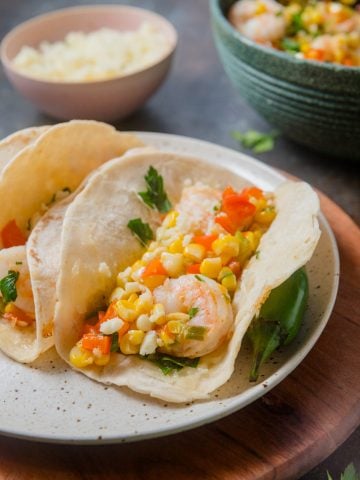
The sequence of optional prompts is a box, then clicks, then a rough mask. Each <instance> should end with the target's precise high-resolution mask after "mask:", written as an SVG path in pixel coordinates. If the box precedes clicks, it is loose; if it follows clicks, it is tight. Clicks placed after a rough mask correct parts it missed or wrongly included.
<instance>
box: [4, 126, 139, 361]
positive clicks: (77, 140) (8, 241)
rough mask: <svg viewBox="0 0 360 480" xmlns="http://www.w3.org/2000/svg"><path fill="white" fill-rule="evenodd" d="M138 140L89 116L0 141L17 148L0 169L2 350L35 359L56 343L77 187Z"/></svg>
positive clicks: (20, 357) (135, 145) (19, 357)
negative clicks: (67, 224)
mask: <svg viewBox="0 0 360 480" xmlns="http://www.w3.org/2000/svg"><path fill="white" fill-rule="evenodd" d="M24 132H25V133H24ZM11 139H13V140H14V142H15V143H14V146H13V148H12V147H11V145H12V142H11ZM22 144H24V145H25V146H24V148H22V149H20V146H21V145H22ZM141 145H142V142H141V141H140V140H139V139H137V138H136V137H135V136H133V135H131V134H125V133H119V132H117V131H116V130H115V129H114V128H113V127H110V126H108V125H105V124H102V123H98V122H92V121H72V122H68V123H63V124H59V125H56V126H54V127H40V128H38V129H34V130H29V131H23V132H20V133H19V134H18V135H16V134H15V135H13V136H11V137H8V139H7V140H5V141H4V142H3V143H2V144H0V154H1V153H2V151H3V152H5V151H7V152H11V151H12V152H15V153H16V155H15V156H14V157H13V158H11V159H9V155H8V159H7V161H6V162H4V167H3V169H2V171H0V198H1V199H2V208H1V210H0V248H1V247H3V248H2V249H1V250H0V317H1V318H0V349H1V350H2V351H3V352H4V353H6V354H7V355H9V356H10V357H12V358H14V359H15V360H18V361H21V362H31V361H33V360H35V359H36V358H37V356H38V355H39V354H40V353H41V352H43V351H45V350H47V349H48V348H50V347H51V346H52V345H53V338H52V324H53V313H54V305H55V283H56V276H57V274H58V269H59V261H58V260H59V252H60V241H61V230H62V221H63V217H64V214H65V212H66V209H67V207H68V205H69V204H70V203H71V201H72V199H73V198H74V197H75V196H76V193H77V190H76V189H80V190H81V187H79V185H80V184H81V182H82V181H84V179H85V177H86V176H87V175H88V174H89V173H90V172H91V171H92V170H94V169H96V167H98V166H99V165H101V164H102V163H104V162H106V161H108V160H110V159H111V158H113V157H116V156H118V155H121V154H123V153H124V152H125V151H127V150H128V149H129V148H132V147H137V146H141ZM2 146H3V149H2ZM5 157H6V155H5V153H4V156H3V158H5ZM78 191H79V190H78Z"/></svg>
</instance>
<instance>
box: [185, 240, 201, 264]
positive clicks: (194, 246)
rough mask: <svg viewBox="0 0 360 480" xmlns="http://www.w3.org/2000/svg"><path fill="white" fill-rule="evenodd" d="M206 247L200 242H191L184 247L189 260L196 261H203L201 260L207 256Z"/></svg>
mask: <svg viewBox="0 0 360 480" xmlns="http://www.w3.org/2000/svg"><path fill="white" fill-rule="evenodd" d="M205 253H206V250H205V247H204V246H203V245H199V244H198V243H189V244H188V245H186V247H185V248H184V256H185V257H186V258H188V259H189V260H193V261H194V262H201V260H202V259H203V258H204V257H205Z"/></svg>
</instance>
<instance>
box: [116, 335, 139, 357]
mask: <svg viewBox="0 0 360 480" xmlns="http://www.w3.org/2000/svg"><path fill="white" fill-rule="evenodd" d="M119 346H120V350H121V353H123V354H124V355H134V354H136V353H139V350H140V346H139V345H134V344H133V343H132V342H131V341H130V336H129V333H125V335H123V336H122V337H121V338H120V341H119Z"/></svg>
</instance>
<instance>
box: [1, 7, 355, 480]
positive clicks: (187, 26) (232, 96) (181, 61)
mask: <svg viewBox="0 0 360 480" xmlns="http://www.w3.org/2000/svg"><path fill="white" fill-rule="evenodd" d="M92 3H111V2H110V1H101V0H96V1H91V0H87V1H84V0H77V1H76V2H75V1H74V0H52V1H51V0H0V38H2V37H3V35H4V34H5V33H6V32H8V31H9V30H10V29H11V28H12V27H14V26H15V25H17V24H18V23H20V22H22V21H24V20H26V19H28V18H30V17H32V16H34V15H38V14H40V13H45V12H48V11H50V10H55V9H58V8H61V7H66V6H73V5H74V4H77V5H85V4H92ZM113 3H115V2H114V0H113ZM121 3H123V4H131V5H136V6H140V7H145V8H148V9H151V10H154V11H157V12H159V13H160V14H162V15H164V16H165V17H167V18H168V19H169V20H170V21H171V22H172V23H173V24H174V25H175V27H176V28H177V30H178V33H179V46H178V50H177V53H176V58H175V62H174V66H173V69H172V72H171V74H170V77H169V78H168V80H167V82H166V84H165V85H164V86H163V87H162V88H161V89H160V90H159V92H158V93H157V94H156V95H155V96H154V97H153V98H152V99H151V100H150V101H149V102H148V103H147V105H146V106H144V107H143V108H142V109H141V110H140V111H139V112H137V113H136V114H134V115H133V116H132V117H131V118H129V119H127V120H126V121H123V122H120V123H117V124H116V126H117V127H118V128H119V129H126V130H144V131H155V132H165V133H175V134H180V135H187V136H192V137H197V138H201V139H204V140H208V141H211V142H215V143H218V144H220V145H224V146H227V147H230V148H234V149H237V148H240V147H238V145H237V144H236V143H235V142H234V141H233V140H232V138H231V137H230V132H231V131H232V130H236V129H238V130H241V131H246V130H247V129H249V128H253V129H256V130H260V131H264V132H265V131H269V130H270V129H271V127H270V126H269V125H268V124H267V123H266V122H265V121H264V120H262V119H261V118H260V117H259V116H258V115H257V113H256V112H255V111H254V110H253V109H252V108H251V107H249V106H248V105H246V103H245V102H244V101H243V100H242V99H241V98H240V97H239V96H238V95H237V94H236V93H235V91H234V90H233V88H232V86H231V84H230V82H229V80H228V79H227V77H226V75H225V73H224V71H223V69H222V66H221V64H220V62H219V59H218V57H217V53H216V50H215V47H214V44H213V41H212V37H211V29H210V21H209V12H208V2H207V1H206V0H196V1H194V0H177V1H176V0H134V1H126V0H125V1H124V0H122V1H121ZM55 122H56V120H53V119H51V118H49V117H47V116H45V115H43V114H41V113H39V112H38V111H37V110H36V109H35V108H34V107H33V106H32V105H31V104H30V103H28V102H27V101H26V100H23V99H22V98H21V97H20V96H19V95H18V94H17V93H16V92H15V91H14V90H13V89H12V88H11V87H10V85H9V83H8V82H7V80H6V78H5V76H4V73H3V71H2V70H0V138H1V137H4V136H5V135H7V134H9V133H11V132H13V131H15V130H19V129H21V128H25V127H28V126H32V125H41V124H50V123H55ZM258 158H259V159H260V160H261V161H263V162H265V163H267V164H269V165H271V166H273V167H276V168H280V169H283V170H286V171H287V172H289V173H291V174H293V175H296V176H298V177H301V178H302V179H304V180H306V181H308V182H310V183H311V184H312V185H313V186H314V187H316V188H319V189H320V190H322V191H323V192H324V193H325V194H326V195H328V196H329V197H330V198H331V199H332V200H334V201H335V202H336V203H338V204H339V205H340V206H341V207H342V208H343V209H344V210H345V211H346V212H347V213H348V214H349V215H351V216H352V217H353V218H354V219H355V220H356V221H358V222H359V221H360V198H359V192H360V182H359V175H358V174H357V170H358V169H357V168H356V165H355V164H351V163H346V162H344V161H342V160H341V159H340V160H334V159H330V158H327V157H325V156H321V155H319V154H317V153H314V152H311V151H309V150H307V149H305V148H303V147H301V146H298V145H296V144H294V143H292V142H290V141H288V140H286V139H285V138H283V137H280V138H279V139H278V140H277V142H276V147H275V149H274V150H273V151H272V152H268V153H266V154H262V155H258ZM358 373H359V372H357V373H356V374H358ZM354 374H355V372H354ZM351 461H354V463H355V464H356V465H357V467H358V469H360V429H358V430H357V431H356V432H355V433H354V434H353V435H352V436H351V437H350V439H349V440H348V441H347V442H346V443H345V444H343V445H342V446H341V447H340V448H339V449H338V450H337V452H335V454H333V455H332V456H331V457H329V458H328V459H327V460H326V461H325V462H324V463H323V464H321V465H319V466H318V467H317V468H316V469H314V470H313V471H312V472H310V473H308V474H307V475H306V476H305V477H303V478H302V479H301V480H315V479H316V480H319V479H324V480H325V479H326V470H329V471H330V472H331V473H332V474H333V478H334V480H335V479H337V478H340V472H341V471H342V470H343V469H344V468H345V466H346V465H347V464H348V463H349V462H351Z"/></svg>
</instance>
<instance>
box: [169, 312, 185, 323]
mask: <svg viewBox="0 0 360 480" xmlns="http://www.w3.org/2000/svg"><path fill="white" fill-rule="evenodd" d="M166 320H167V321H168V322H170V321H172V320H178V321H179V322H187V321H188V320H190V315H189V314H188V313H182V312H175V313H168V314H167V315H166Z"/></svg>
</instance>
